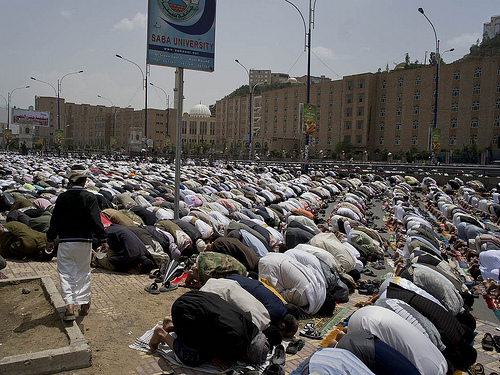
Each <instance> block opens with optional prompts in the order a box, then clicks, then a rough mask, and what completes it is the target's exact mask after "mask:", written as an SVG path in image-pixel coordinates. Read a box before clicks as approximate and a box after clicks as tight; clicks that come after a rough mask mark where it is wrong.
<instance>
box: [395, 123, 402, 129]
mask: <svg viewBox="0 0 500 375" xmlns="http://www.w3.org/2000/svg"><path fill="white" fill-rule="evenodd" d="M394 129H396V130H401V121H396V124H395V125H394Z"/></svg>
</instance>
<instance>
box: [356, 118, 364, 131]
mask: <svg viewBox="0 0 500 375" xmlns="http://www.w3.org/2000/svg"><path fill="white" fill-rule="evenodd" d="M356 129H363V120H358V121H356Z"/></svg>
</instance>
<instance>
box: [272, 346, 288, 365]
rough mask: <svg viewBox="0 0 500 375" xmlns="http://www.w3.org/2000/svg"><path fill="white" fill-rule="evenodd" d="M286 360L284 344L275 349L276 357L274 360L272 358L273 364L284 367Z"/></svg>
mask: <svg viewBox="0 0 500 375" xmlns="http://www.w3.org/2000/svg"><path fill="white" fill-rule="evenodd" d="M285 360H286V355H285V347H284V346H283V344H279V345H278V346H277V347H276V348H275V349H274V355H273V358H271V363H273V364H275V365H283V364H284V363H285Z"/></svg>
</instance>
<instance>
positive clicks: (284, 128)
mask: <svg viewBox="0 0 500 375" xmlns="http://www.w3.org/2000/svg"><path fill="white" fill-rule="evenodd" d="M286 131H287V127H286V125H285V126H283V134H286Z"/></svg>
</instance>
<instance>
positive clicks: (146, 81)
mask: <svg viewBox="0 0 500 375" xmlns="http://www.w3.org/2000/svg"><path fill="white" fill-rule="evenodd" d="M115 56H116V57H118V58H119V59H122V60H125V61H128V62H129V63H132V64H134V65H135V66H137V67H138V68H139V70H140V71H141V74H142V82H143V85H144V86H143V89H144V143H145V148H146V150H147V149H148V75H147V64H146V75H144V71H143V70H142V68H141V67H140V66H139V65H137V63H135V62H133V61H132V60H129V59H126V58H125V57H122V56H120V55H118V54H116V55H115Z"/></svg>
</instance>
